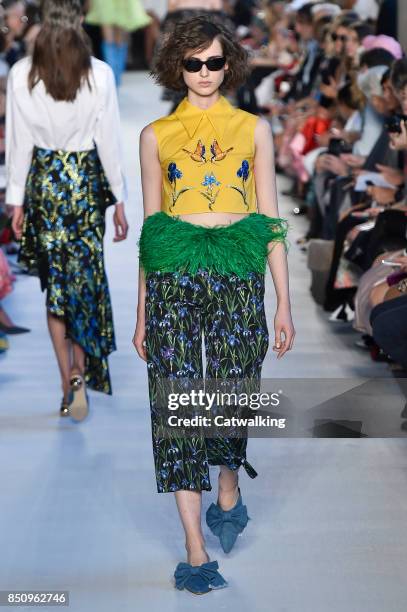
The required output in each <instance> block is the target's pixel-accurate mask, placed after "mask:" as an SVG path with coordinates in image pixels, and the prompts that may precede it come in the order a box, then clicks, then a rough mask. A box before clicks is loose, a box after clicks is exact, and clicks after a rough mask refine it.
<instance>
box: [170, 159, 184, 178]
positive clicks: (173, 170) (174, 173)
mask: <svg viewBox="0 0 407 612" xmlns="http://www.w3.org/2000/svg"><path fill="white" fill-rule="evenodd" d="M180 178H182V172H181V170H180V169H179V168H177V164H176V163H175V162H171V163H169V164H168V180H169V181H170V183H175V181H176V180H177V179H180Z"/></svg>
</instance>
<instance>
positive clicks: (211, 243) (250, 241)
mask: <svg viewBox="0 0 407 612" xmlns="http://www.w3.org/2000/svg"><path fill="white" fill-rule="evenodd" d="M288 228H289V225H288V222H287V220H286V219H282V218H279V217H268V216H267V215H264V214H260V213H250V214H249V215H247V216H246V217H244V218H243V219H240V220H239V221H237V222H235V223H231V224H230V225H227V226H221V225H217V226H214V227H203V226H200V225H194V224H193V223H189V222H187V221H183V220H182V219H180V218H178V217H172V216H171V215H168V214H167V213H165V212H164V211H160V212H157V213H154V214H153V215H150V216H148V217H147V218H146V219H145V220H144V223H143V227H142V229H141V234H140V238H139V240H138V241H137V246H138V247H139V260H140V265H141V266H142V268H143V269H144V271H145V273H148V272H156V271H161V272H176V271H183V272H190V273H192V274H194V273H196V272H197V271H198V269H199V268H203V269H206V270H208V269H212V270H214V271H216V272H218V273H220V274H227V275H229V274H235V275H237V276H239V277H241V278H245V277H246V276H247V274H248V273H249V272H261V273H263V274H264V273H265V271H266V263H267V256H268V254H269V253H271V251H272V249H273V246H274V245H273V246H272V247H271V249H270V250H268V244H269V243H270V242H283V243H284V245H285V249H286V252H287V251H288V248H289V241H288V240H287V238H286V236H287V232H288Z"/></svg>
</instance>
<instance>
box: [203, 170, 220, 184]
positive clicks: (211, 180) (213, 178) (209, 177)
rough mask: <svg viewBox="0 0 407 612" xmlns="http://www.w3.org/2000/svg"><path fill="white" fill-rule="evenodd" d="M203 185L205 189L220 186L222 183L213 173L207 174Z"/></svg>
mask: <svg viewBox="0 0 407 612" xmlns="http://www.w3.org/2000/svg"><path fill="white" fill-rule="evenodd" d="M202 185H203V186H204V187H209V186H210V185H220V182H219V181H218V180H217V179H216V176H215V175H214V174H213V173H211V174H205V180H204V181H203V183H202Z"/></svg>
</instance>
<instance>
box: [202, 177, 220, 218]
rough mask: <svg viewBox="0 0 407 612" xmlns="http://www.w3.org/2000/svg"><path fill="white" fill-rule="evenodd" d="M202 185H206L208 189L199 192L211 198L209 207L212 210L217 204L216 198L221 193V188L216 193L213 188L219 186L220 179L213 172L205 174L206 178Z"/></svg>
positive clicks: (208, 198)
mask: <svg viewBox="0 0 407 612" xmlns="http://www.w3.org/2000/svg"><path fill="white" fill-rule="evenodd" d="M202 185H203V186H204V187H206V191H200V192H199V193H200V194H201V195H203V196H204V198H206V199H207V200H209V208H210V210H212V206H213V205H214V204H215V201H216V198H217V197H218V195H219V191H220V190H219V189H218V191H217V192H216V193H214V191H213V188H214V187H218V186H219V185H220V181H218V179H217V178H216V176H215V175H214V173H213V172H211V173H210V174H205V179H204V181H203V182H202Z"/></svg>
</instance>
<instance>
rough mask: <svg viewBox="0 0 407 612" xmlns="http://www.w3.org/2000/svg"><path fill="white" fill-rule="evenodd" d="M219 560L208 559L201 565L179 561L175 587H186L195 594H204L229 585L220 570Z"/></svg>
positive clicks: (180, 588) (176, 569) (181, 588)
mask: <svg viewBox="0 0 407 612" xmlns="http://www.w3.org/2000/svg"><path fill="white" fill-rule="evenodd" d="M218 568H219V565H218V562H217V561H208V562H207V563H202V564H201V565H197V566H195V565H190V564H189V563H184V562H181V563H178V565H177V567H176V568H175V572H174V578H175V587H176V588H177V589H179V590H180V591H182V590H183V589H186V590H187V591H190V592H191V593H194V595H203V594H204V593H209V592H210V591H214V590H216V589H223V588H224V587H227V586H228V583H227V581H226V580H225V579H224V577H223V576H222V575H221V574H220V573H219V572H218Z"/></svg>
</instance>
